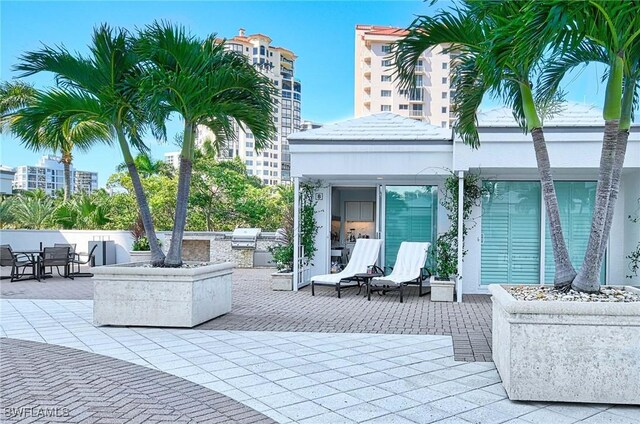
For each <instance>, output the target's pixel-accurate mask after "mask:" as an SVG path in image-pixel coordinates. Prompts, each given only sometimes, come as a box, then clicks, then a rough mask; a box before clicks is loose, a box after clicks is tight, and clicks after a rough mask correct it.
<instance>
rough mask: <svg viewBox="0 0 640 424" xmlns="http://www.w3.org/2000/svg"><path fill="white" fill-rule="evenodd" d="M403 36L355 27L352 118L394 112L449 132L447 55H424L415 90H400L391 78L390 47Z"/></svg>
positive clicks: (400, 31)
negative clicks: (353, 112)
mask: <svg viewBox="0 0 640 424" xmlns="http://www.w3.org/2000/svg"><path fill="white" fill-rule="evenodd" d="M406 34H407V32H406V31H405V30H403V29H401V28H394V27H386V26H378V25H356V43H355V46H356V49H355V103H354V104H355V116H356V117H360V116H366V115H371V114H373V113H380V112H393V113H396V114H399V115H403V116H408V117H410V118H414V119H418V120H421V121H425V122H428V123H430V124H432V125H437V126H440V127H443V128H448V127H449V125H450V113H451V112H450V110H449V108H450V100H449V99H450V97H451V92H450V81H449V66H450V58H449V55H448V54H443V53H442V49H441V48H436V49H432V50H427V51H425V52H424V53H423V54H422V57H421V58H420V59H419V61H418V64H417V66H416V75H415V77H416V88H415V89H413V90H401V89H399V87H398V84H397V83H396V82H395V78H394V68H393V61H392V58H391V44H392V43H393V42H394V41H396V40H398V39H399V38H401V37H403V36H405V35H406Z"/></svg>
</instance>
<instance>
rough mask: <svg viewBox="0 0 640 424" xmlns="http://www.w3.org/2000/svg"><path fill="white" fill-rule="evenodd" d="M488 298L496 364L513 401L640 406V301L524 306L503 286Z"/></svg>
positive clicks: (492, 288) (491, 288) (530, 303)
mask: <svg viewBox="0 0 640 424" xmlns="http://www.w3.org/2000/svg"><path fill="white" fill-rule="evenodd" d="M625 290H629V291H634V292H637V293H640V290H638V289H635V288H633V287H625ZM489 291H490V292H491V294H492V295H493V297H492V301H493V334H492V337H493V360H494V362H495V364H496V367H497V369H498V372H499V373H500V377H501V378H502V383H503V385H504V388H505V390H506V391H507V395H508V396H509V399H511V400H529V401H561V402H585V403H615V404H632V405H640V302H633V303H613V302H601V303H589V302H561V301H519V300H516V299H515V298H514V297H513V296H512V295H511V294H510V293H509V292H507V291H506V290H505V289H504V288H503V287H502V286H499V285H490V286H489Z"/></svg>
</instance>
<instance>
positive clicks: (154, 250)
mask: <svg viewBox="0 0 640 424" xmlns="http://www.w3.org/2000/svg"><path fill="white" fill-rule="evenodd" d="M116 131H117V133H118V143H119V144H120V149H121V150H122V156H123V157H124V163H126V164H127V170H128V171H129V175H130V176H131V183H132V185H133V190H134V192H135V195H136V202H137V203H138V211H139V212H140V216H141V217H142V224H143V225H144V231H145V233H146V235H147V240H149V248H150V249H151V264H152V265H153V266H162V265H163V264H164V253H163V252H162V249H161V248H160V244H159V243H158V238H157V237H156V231H155V227H154V225H153V218H152V217H151V211H150V210H149V203H148V202H147V196H146V194H145V193H144V189H143V187H142V183H141V182H140V175H138V170H137V169H136V165H135V163H134V161H133V156H132V155H131V151H130V150H129V144H128V143H127V140H126V138H125V135H124V132H123V131H122V128H119V127H118V128H116Z"/></svg>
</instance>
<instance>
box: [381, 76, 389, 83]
mask: <svg viewBox="0 0 640 424" xmlns="http://www.w3.org/2000/svg"><path fill="white" fill-rule="evenodd" d="M380 81H382V82H390V81H391V75H382V76H381V77H380Z"/></svg>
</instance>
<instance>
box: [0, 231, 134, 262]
mask: <svg viewBox="0 0 640 424" xmlns="http://www.w3.org/2000/svg"><path fill="white" fill-rule="evenodd" d="M92 240H113V241H114V242H115V243H114V244H115V246H116V262H117V263H124V262H129V250H130V249H131V244H132V243H133V237H132V236H131V233H130V232H129V231H94V230H0V244H10V245H11V248H12V249H13V250H35V249H38V248H39V247H40V242H42V245H43V247H46V246H53V245H54V243H75V244H76V251H77V252H88V251H89V249H88V246H89V242H90V241H92Z"/></svg>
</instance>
